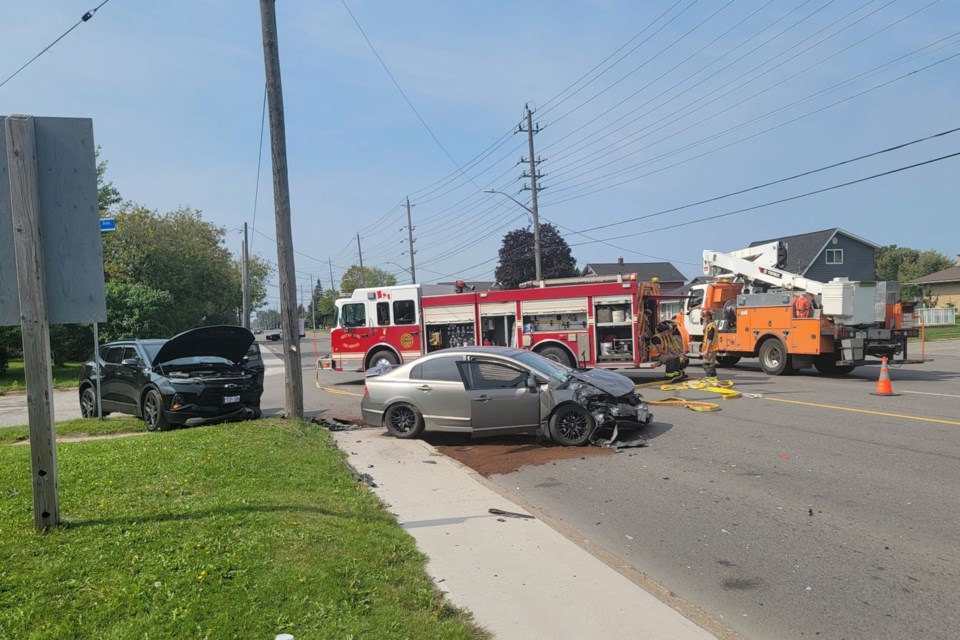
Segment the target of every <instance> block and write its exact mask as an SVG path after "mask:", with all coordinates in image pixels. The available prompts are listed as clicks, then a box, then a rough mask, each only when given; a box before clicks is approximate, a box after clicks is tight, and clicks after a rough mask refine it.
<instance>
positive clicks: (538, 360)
mask: <svg viewBox="0 0 960 640" xmlns="http://www.w3.org/2000/svg"><path fill="white" fill-rule="evenodd" d="M513 357H514V358H515V359H516V360H518V361H520V362H522V363H523V364H525V365H527V366H528V367H530V368H531V369H533V370H534V371H536V372H537V373H542V374H543V375H545V376H547V377H548V378H551V379H553V380H556V381H557V382H566V381H567V378H569V377H570V373H571V372H572V371H573V369H571V368H570V367H567V366H565V365H562V364H560V363H559V362H554V361H553V360H550V359H548V358H544V357H543V356H541V355H539V354H536V353H533V352H532V351H521V352H520V353H518V354H516V355H514V356H513Z"/></svg>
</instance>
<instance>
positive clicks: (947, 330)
mask: <svg viewBox="0 0 960 640" xmlns="http://www.w3.org/2000/svg"><path fill="white" fill-rule="evenodd" d="M924 338H925V339H926V340H949V339H951V338H960V321H958V322H957V323H956V324H955V325H954V326H952V327H927V328H926V329H924Z"/></svg>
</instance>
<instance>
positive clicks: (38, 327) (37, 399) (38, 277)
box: [4, 116, 60, 531]
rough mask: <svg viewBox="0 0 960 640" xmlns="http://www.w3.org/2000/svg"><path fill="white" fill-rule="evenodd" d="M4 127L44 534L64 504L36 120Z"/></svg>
mask: <svg viewBox="0 0 960 640" xmlns="http://www.w3.org/2000/svg"><path fill="white" fill-rule="evenodd" d="M4 127H5V128H6V136H7V150H6V153H7V166H8V172H9V176H10V205H11V207H10V208H11V213H12V216H13V244H14V253H15V254H16V262H17V283H18V288H19V292H20V326H21V328H22V331H23V361H24V375H25V378H26V386H27V414H28V416H29V420H30V463H31V467H32V470H33V522H34V526H35V527H36V529H37V531H44V530H49V529H50V528H52V527H55V526H57V525H58V524H60V505H59V500H58V496H57V448H56V431H55V426H54V420H53V371H52V370H51V368H50V324H49V320H48V316H47V298H46V291H47V287H46V282H45V276H44V263H43V248H42V247H43V245H42V244H41V242H40V191H39V183H38V180H37V157H36V142H35V137H34V122H33V117H31V116H9V117H8V118H6V120H5V121H4Z"/></svg>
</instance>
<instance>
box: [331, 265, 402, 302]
mask: <svg viewBox="0 0 960 640" xmlns="http://www.w3.org/2000/svg"><path fill="white" fill-rule="evenodd" d="M395 284H397V276H395V275H393V274H392V273H390V272H389V271H384V270H383V269H377V268H376V267H364V268H363V275H362V276H361V274H360V267H359V266H358V265H353V266H351V267H350V268H349V269H347V270H346V271H345V272H344V273H343V277H342V278H340V291H341V292H342V293H343V295H344V297H346V296H349V295H350V294H352V293H353V290H354V289H360V288H362V287H390V286H393V285H395Z"/></svg>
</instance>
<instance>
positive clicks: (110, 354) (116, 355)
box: [103, 347, 123, 364]
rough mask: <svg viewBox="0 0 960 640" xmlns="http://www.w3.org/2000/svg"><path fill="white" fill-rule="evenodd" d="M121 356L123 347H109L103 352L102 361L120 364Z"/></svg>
mask: <svg viewBox="0 0 960 640" xmlns="http://www.w3.org/2000/svg"><path fill="white" fill-rule="evenodd" d="M121 356H123V347H109V348H108V349H106V353H104V354H103V361H104V362H109V363H110V364H120V360H122V359H123V358H122V357H121Z"/></svg>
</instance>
